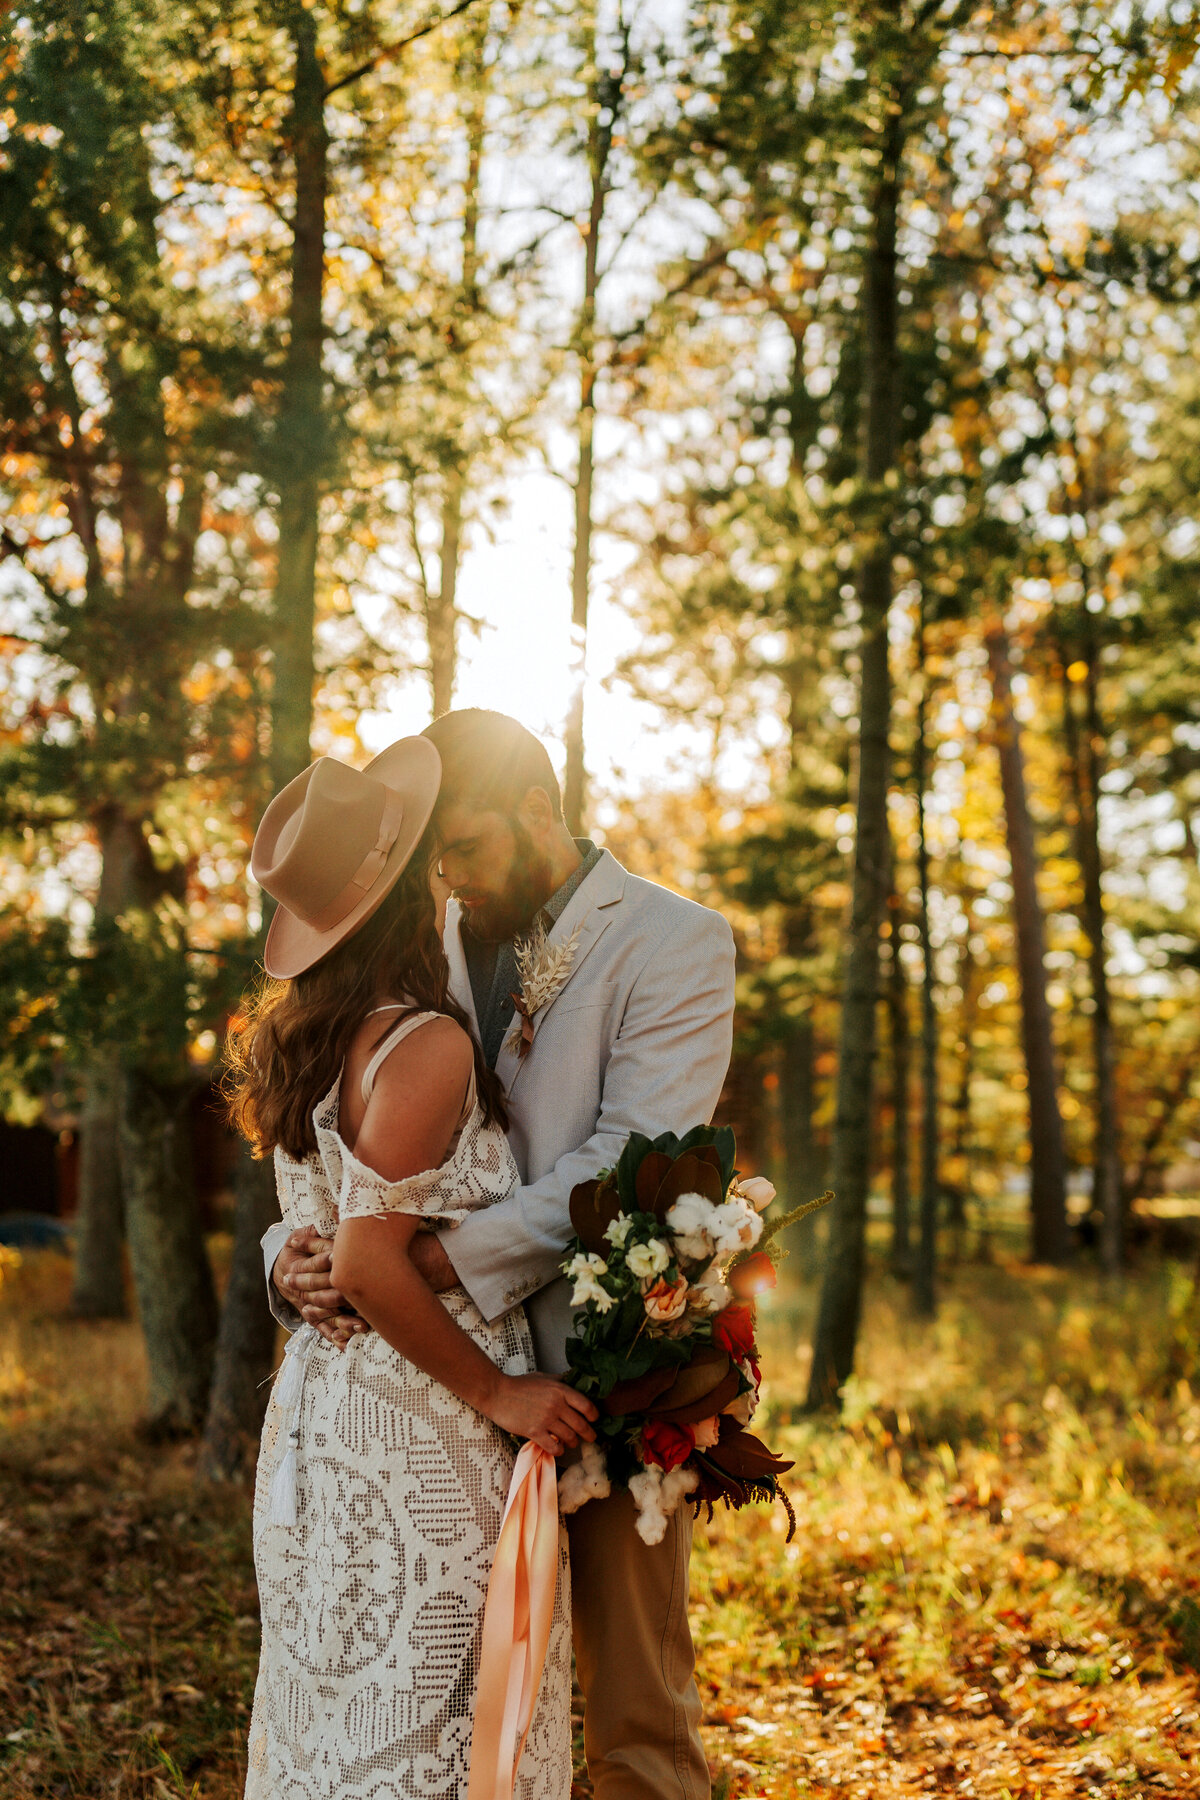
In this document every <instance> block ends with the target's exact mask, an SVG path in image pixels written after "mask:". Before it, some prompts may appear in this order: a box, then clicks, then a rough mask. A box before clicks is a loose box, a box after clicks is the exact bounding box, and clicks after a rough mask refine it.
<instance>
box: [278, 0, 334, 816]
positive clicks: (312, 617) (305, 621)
mask: <svg viewBox="0 0 1200 1800" xmlns="http://www.w3.org/2000/svg"><path fill="white" fill-rule="evenodd" d="M291 32H292V41H293V44H294V46H295V54H296V66H295V76H294V81H293V87H292V111H291V119H290V124H289V136H290V141H291V150H292V157H293V160H294V163H295V170H296V175H295V180H296V199H295V207H294V213H293V224H292V292H291V305H290V310H289V339H288V353H287V363H286V365H285V368H284V376H283V394H282V398H281V401H280V408H279V425H278V448H277V465H276V483H277V487H278V492H279V562H278V566H277V568H276V573H275V599H274V609H273V649H274V658H275V662H274V681H273V685H272V691H271V780H272V784H273V786H274V787H275V789H276V790H278V789H279V788H281V787H282V786H283V785H284V783H285V782H287V781H290V780H291V778H292V776H293V775H298V774H299V773H300V771H301V769H304V768H306V767H307V765H308V762H309V760H310V748H309V744H310V739H311V736H312V708H313V629H314V626H315V623H316V579H317V533H318V525H319V508H320V498H321V481H322V477H323V475H324V473H325V466H326V456H327V438H326V420H325V407H324V395H323V387H324V371H323V367H322V362H323V356H324V348H325V325H324V319H323V316H322V299H323V294H324V286H325V201H326V192H327V187H328V159H329V135H328V131H327V129H326V125H325V81H324V77H323V75H322V72H321V65H320V63H319V61H318V59H317V26H316V15H315V14H314V13H313V12H311V11H309V10H308V9H307V8H306V7H304V6H300V5H297V6H296V7H295V9H294V11H293V15H292V24H291Z"/></svg>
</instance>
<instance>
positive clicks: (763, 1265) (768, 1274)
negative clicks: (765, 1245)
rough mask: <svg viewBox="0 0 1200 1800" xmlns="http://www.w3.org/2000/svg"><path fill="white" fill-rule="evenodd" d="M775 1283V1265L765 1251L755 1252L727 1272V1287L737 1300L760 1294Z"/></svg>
mask: <svg viewBox="0 0 1200 1800" xmlns="http://www.w3.org/2000/svg"><path fill="white" fill-rule="evenodd" d="M775 1282H776V1275H775V1264H774V1263H773V1262H772V1261H771V1259H770V1257H769V1256H768V1255H767V1253H766V1251H765V1250H757V1251H755V1253H754V1255H753V1256H748V1257H747V1258H746V1260H745V1262H740V1263H735V1264H734V1266H733V1268H732V1269H730V1271H729V1285H730V1287H731V1288H732V1290H733V1292H734V1293H735V1294H736V1296H737V1298H738V1299H739V1300H746V1299H749V1298H751V1297H752V1296H753V1295H754V1294H761V1293H762V1292H763V1291H764V1290H765V1289H766V1288H773V1287H774V1286H775Z"/></svg>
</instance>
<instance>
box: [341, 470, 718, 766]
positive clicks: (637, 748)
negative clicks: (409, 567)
mask: <svg viewBox="0 0 1200 1800" xmlns="http://www.w3.org/2000/svg"><path fill="white" fill-rule="evenodd" d="M571 509H572V496H571V493H570V490H569V489H568V488H567V486H566V485H565V483H563V482H562V481H561V480H558V479H557V478H556V477H554V476H553V475H551V474H548V473H545V472H543V471H533V470H531V471H527V472H525V473H523V474H521V475H519V476H518V477H517V478H516V479H515V480H514V482H513V484H512V486H511V487H510V489H509V506H508V509H507V511H506V513H505V515H504V516H503V517H502V518H501V519H500V520H499V521H498V523H497V524H496V525H495V526H494V527H493V541H492V542H488V541H486V540H484V539H483V538H482V536H481V535H480V536H477V539H476V542H475V544H474V545H473V546H472V547H471V548H469V549H468V551H467V553H466V555H465V556H464V558H463V564H462V569H461V572H460V576H459V596H460V602H461V604H462V606H463V608H464V609H465V611H466V612H468V613H470V614H473V615H474V616H475V617H476V618H480V619H482V620H484V628H483V630H482V631H481V632H479V633H478V634H476V633H474V632H472V631H470V630H469V629H465V628H464V629H463V631H462V633H461V638H460V646H461V649H460V662H459V674H458V681H457V685H456V689H455V695H454V703H455V705H456V706H492V707H495V708H497V710H499V711H501V712H507V713H511V714H512V716H513V717H514V718H517V719H520V720H521V722H522V724H524V725H527V726H528V727H529V729H530V730H531V731H535V732H537V734H538V735H539V737H541V738H543V739H544V740H545V742H546V745H547V748H548V749H549V751H550V754H551V755H552V757H553V758H554V761H555V764H556V766H557V767H558V768H559V769H560V770H561V768H562V763H563V747H562V734H563V726H564V721H565V719H566V713H567V706H568V701H569V697H570V682H569V671H570V616H571V538H572V518H571ZM594 548H595V558H594V567H593V574H592V600H591V615H590V629H589V633H588V679H587V689H586V694H585V700H584V731H585V736H586V754H587V763H588V773H589V776H590V777H591V779H592V780H593V781H594V782H595V783H596V784H597V786H598V787H600V788H604V789H608V790H609V791H612V790H614V789H619V790H627V789H637V788H642V787H645V786H649V785H653V784H654V783H656V782H659V781H661V780H662V779H663V778H664V776H665V775H667V773H668V770H667V769H666V767H665V764H666V763H667V761H668V759H675V758H678V757H680V756H681V755H682V754H683V752H684V740H685V739H686V736H687V734H686V733H682V732H680V731H679V730H678V729H675V730H672V731H664V730H663V728H662V724H661V716H660V715H659V714H658V713H657V712H656V710H655V709H654V708H653V707H651V706H647V705H646V704H644V703H643V702H641V701H639V700H637V699H635V698H634V696H633V695H632V694H631V693H630V691H629V689H628V688H627V687H626V686H625V685H624V684H623V683H621V682H617V681H612V680H611V679H610V678H611V677H612V674H613V671H614V669H615V668H616V665H617V663H618V661H619V660H620V658H621V657H622V656H625V655H628V654H629V652H630V651H631V650H633V649H635V648H636V647H637V644H638V641H639V634H638V630H637V627H636V626H635V625H634V623H633V621H632V619H631V618H630V617H629V615H628V613H627V612H626V611H625V609H624V608H623V607H622V606H621V604H620V598H619V595H620V584H621V579H622V573H623V570H624V567H625V564H626V560H627V558H626V554H625V552H624V551H623V550H622V549H621V548H620V547H619V546H617V545H614V544H613V543H611V542H610V541H609V540H607V539H606V538H605V537H604V535H603V534H598V535H597V537H596V539H595V540H594ZM430 710H431V709H430V701H429V690H428V686H427V684H426V682H425V679H424V677H423V676H421V675H414V676H410V677H407V678H401V679H400V680H399V681H398V682H397V683H396V686H395V690H394V698H393V699H392V701H391V704H390V705H389V706H388V707H387V708H386V709H383V708H381V709H379V710H377V711H375V712H373V713H369V714H367V715H366V717H365V718H364V719H363V720H362V721H360V727H359V730H360V735H361V737H362V739H363V741H364V743H366V744H367V745H368V746H369V748H370V749H371V750H373V751H377V750H381V749H382V748H383V747H384V745H385V744H389V743H391V742H393V741H394V739H395V738H397V737H400V736H403V735H404V734H405V733H407V732H415V731H420V730H421V729H422V728H423V727H424V726H425V725H427V724H428V723H429V718H430Z"/></svg>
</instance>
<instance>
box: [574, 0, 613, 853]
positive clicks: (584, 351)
mask: <svg viewBox="0 0 1200 1800" xmlns="http://www.w3.org/2000/svg"><path fill="white" fill-rule="evenodd" d="M591 51H592V66H593V68H595V67H596V27H595V18H594V15H593V19H592V24H591ZM627 67H628V47H627V48H626V58H625V66H624V67H623V68H622V69H621V71H620V73H619V74H618V75H612V74H602V73H600V72H599V71H598V70H597V72H596V75H595V78H594V80H593V84H592V92H591V95H590V99H591V101H592V106H591V111H590V116H589V120H588V170H589V173H590V176H591V196H590V199H589V203H588V222H587V236H586V239H585V241H584V256H583V300H582V302H581V305H580V309H579V319H578V323H577V326H576V331H575V353H576V359H577V361H578V364H579V413H578V417H577V420H576V428H575V440H576V444H577V447H578V454H577V462H576V468H575V542H574V547H573V550H572V554H571V699H570V704H569V707H568V711H567V729H566V752H567V760H566V770H565V772H564V776H563V811H564V815H565V817H566V821H567V827H568V829H569V830H570V832H571V834H572V835H573V836H574V837H580V836H581V835H582V833H583V822H584V815H585V813H586V810H587V771H586V768H585V764H584V755H583V691H584V684H585V680H586V676H587V631H588V601H589V595H590V588H591V578H592V483H593V476H594V472H595V437H596V382H597V379H598V377H599V372H600V371H599V365H598V361H597V355H596V295H597V291H598V289H599V285H600V227H601V225H602V223H603V220H604V203H605V200H606V199H607V197H608V158H609V152H610V151H611V149H612V139H613V130H614V127H615V126H616V121H617V115H618V112H619V109H620V105H621V97H622V91H623V87H624V80H625V74H626V71H627Z"/></svg>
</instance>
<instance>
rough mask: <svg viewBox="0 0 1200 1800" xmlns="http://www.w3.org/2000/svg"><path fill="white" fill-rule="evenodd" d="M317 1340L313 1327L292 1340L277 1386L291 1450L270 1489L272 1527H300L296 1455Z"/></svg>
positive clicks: (269, 1517)
mask: <svg viewBox="0 0 1200 1800" xmlns="http://www.w3.org/2000/svg"><path fill="white" fill-rule="evenodd" d="M316 1337H317V1332H316V1330H315V1328H314V1327H313V1326H312V1325H302V1326H301V1327H300V1330H299V1331H297V1332H296V1333H295V1334H294V1336H293V1337H291V1338H290V1339H289V1340H288V1347H287V1349H286V1351H285V1352H284V1357H283V1366H282V1368H281V1369H280V1371H279V1379H278V1381H277V1382H276V1384H275V1404H276V1405H277V1406H278V1408H279V1411H280V1413H281V1415H282V1418H281V1421H280V1424H281V1429H286V1431H287V1449H286V1450H285V1451H284V1453H283V1456H282V1458H281V1459H280V1462H279V1466H278V1468H277V1469H276V1470H275V1473H274V1474H273V1475H272V1477H271V1485H270V1487H269V1488H268V1489H267V1523H268V1525H294V1524H295V1523H296V1452H297V1451H298V1450H299V1448H300V1406H301V1402H302V1401H303V1399H304V1372H305V1368H306V1366H307V1362H308V1351H309V1348H310V1346H311V1345H312V1344H313V1343H314V1342H315V1340H316Z"/></svg>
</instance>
